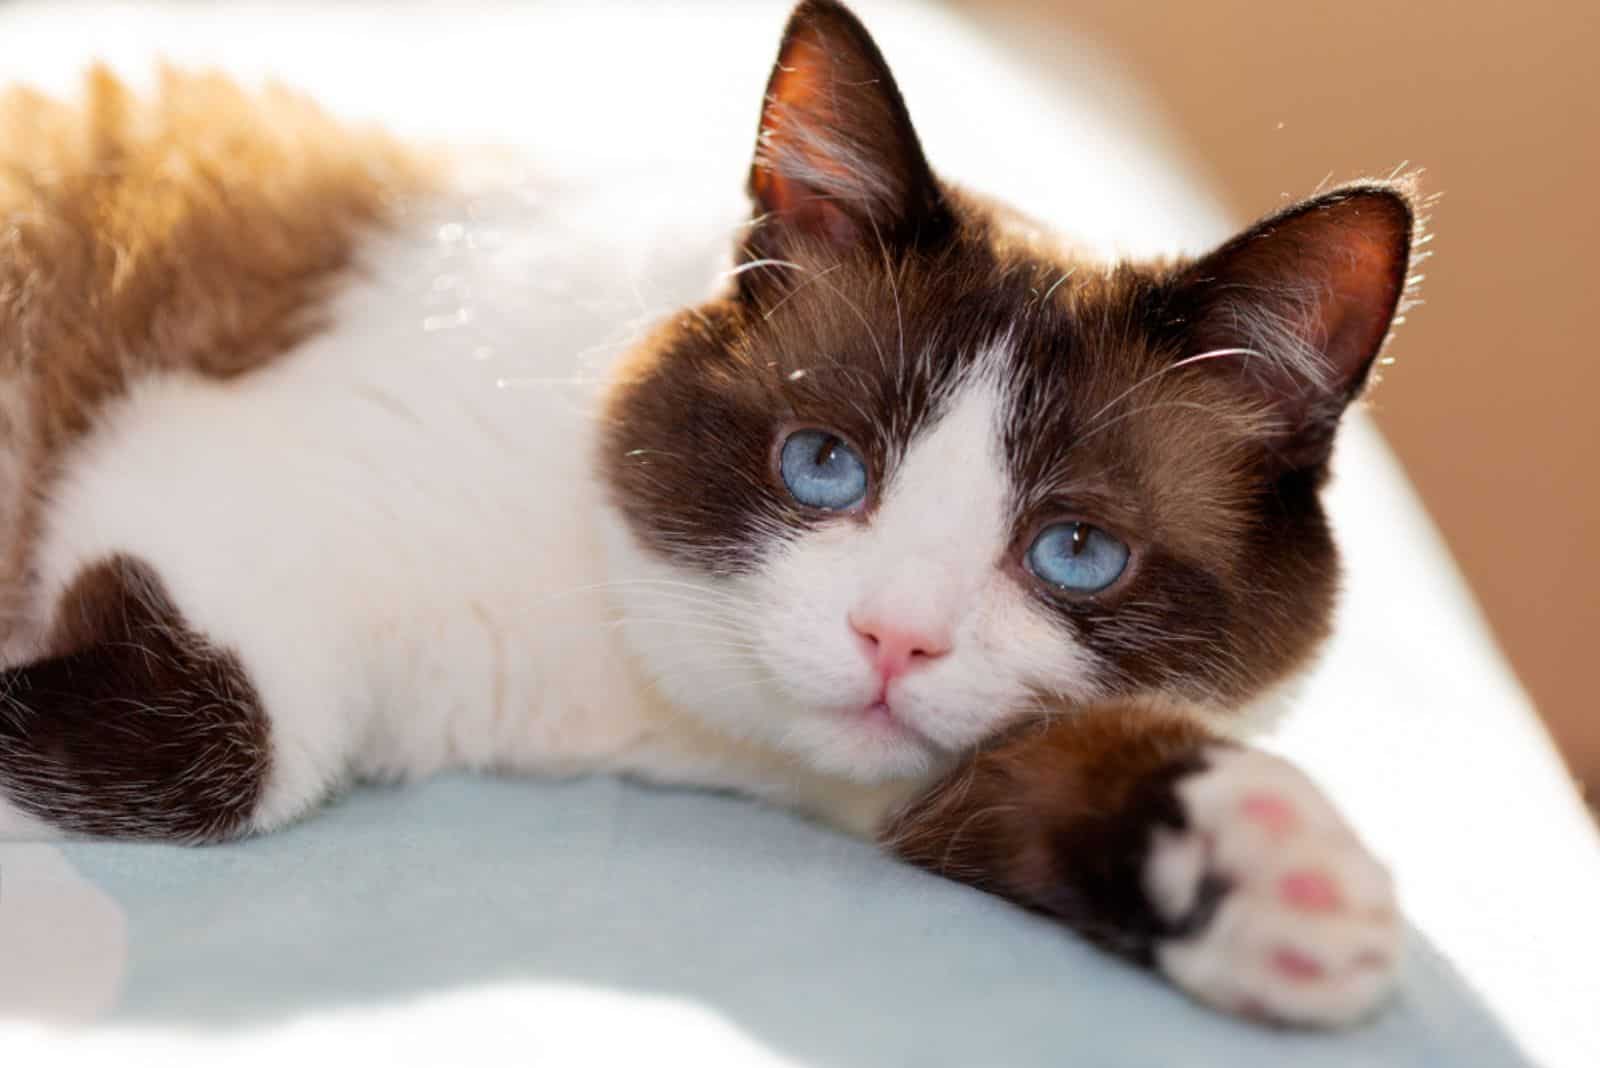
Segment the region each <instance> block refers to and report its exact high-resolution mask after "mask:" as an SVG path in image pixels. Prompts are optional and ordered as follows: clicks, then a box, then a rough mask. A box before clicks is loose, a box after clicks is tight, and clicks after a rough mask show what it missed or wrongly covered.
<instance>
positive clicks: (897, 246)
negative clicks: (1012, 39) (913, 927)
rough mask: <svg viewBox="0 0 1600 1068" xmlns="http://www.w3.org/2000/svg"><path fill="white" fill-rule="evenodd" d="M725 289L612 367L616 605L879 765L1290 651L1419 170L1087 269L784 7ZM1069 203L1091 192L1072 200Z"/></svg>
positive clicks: (736, 713) (735, 712)
mask: <svg viewBox="0 0 1600 1068" xmlns="http://www.w3.org/2000/svg"><path fill="white" fill-rule="evenodd" d="M749 191H750V195H751V198H752V200H753V202H754V210H755V215H754V219H753V221H752V223H751V225H750V226H749V228H748V230H747V231H746V234H745V236H744V238H743V240H742V243H741V246H740V247H739V249H738V250H737V256H738V267H737V270H736V271H735V272H734V275H733V280H732V282H731V290H730V291H729V292H727V293H725V294H723V295H721V296H720V297H718V298H717V299H715V300H712V301H710V302H708V303H706V304H703V305H701V306H699V307H696V308H692V309H688V310H686V311H685V312H684V313H682V314H680V315H678V316H675V317H673V318H672V319H671V320H670V321H669V322H667V323H665V324H664V325H663V326H661V327H660V329H659V330H658V331H657V332H656V333H655V334H654V335H653V337H652V338H651V339H650V340H649V341H648V343H647V344H645V345H644V346H642V347H641V348H640V350H639V351H638V352H637V353H635V354H634V356H633V358H632V359H631V360H630V361H629V362H628V363H627V364H626V365H625V366H624V368H623V370H622V372H621V374H620V376H619V379H618V381H617V383H616V385H615V387H614V388H613V390H612V392H611V394H610V396H609V398H608V404H607V409H606V419H605V429H604V433H603V438H602V463H603V467H604V470H605V473H606V476H607V478H608V480H609V489H610V492H611V497H612V500H613V503H614V505H615V509H616V513H617V515H618V516H620V525H621V528H622V530H623V532H624V533H623V534H622V540H623V541H624V542H625V543H626V544H625V545H624V546H623V550H622V551H623V552H624V553H625V554H626V555H627V557H628V561H629V562H628V564H627V566H625V567H624V568H623V569H622V570H623V571H625V572H626V573H627V574H626V576H625V577H624V578H623V580H622V583H621V585H620V586H619V588H620V589H621V590H622V591H623V610H624V620H625V626H626V632H627V633H628V635H629V638H630V641H631V644H632V646H633V648H634V650H635V652H636V653H637V654H638V655H639V656H640V658H641V659H642V660H643V662H644V664H645V666H646V668H647V669H648V670H649V671H650V672H651V673H652V674H654V675H655V676H656V677H657V678H658V680H659V684H660V685H661V686H662V688H663V689H664V691H665V692H666V693H667V695H668V696H669V697H670V698H671V699H672V700H673V701H674V702H675V703H677V704H678V705H680V706H681V707H682V708H683V709H684V710H685V711H688V712H690V713H692V714H695V715H698V716H701V717H704V718H705V719H707V720H708V721H709V722H711V723H713V724H715V725H716V726H718V727H720V728H721V729H724V730H727V731H731V732H735V733H739V734H744V735H748V736H751V737H753V738H755V739H758V740H760V741H762V742H765V743H767V744H775V745H777V746H780V747H782V748H784V749H787V750H788V751H790V752H792V753H795V754H797V755H799V756H801V757H803V758H804V759H806V760H807V761H808V762H809V763H810V764H811V765H813V766H815V767H817V768H819V769H822V770H826V771H829V772H833V773H840V774H845V775H850V776H854V777H857V778H860V779H862V780H868V781H871V780H879V779H885V778H890V777H895V776H900V775H910V774H915V773H918V772H920V771H923V770H927V769H929V768H931V767H934V766H937V765H938V764H939V763H941V762H942V761H943V759H944V758H946V757H947V756H949V755H950V754H953V753H955V752H958V751H960V750H962V749H964V748H966V747H970V746H971V745H973V744H975V743H977V742H979V741H980V740H982V739H983V738H985V737H986V736H989V735H991V734H993V733H995V732H996V731H998V730H1000V729H1002V728H1005V727H1007V726H1009V725H1011V724H1014V723H1016V722H1018V721H1019V720H1022V719H1025V718H1027V717H1029V716H1033V715H1038V714H1040V713H1041V712H1043V711H1046V710H1059V709H1062V708H1070V707H1071V706H1073V705H1081V704H1084V703H1087V702H1094V701H1100V700H1105V699H1112V698H1119V697H1153V698H1161V699H1167V700H1173V701H1181V702H1184V703H1188V704H1197V705H1201V706H1207V707H1210V708H1213V709H1217V710H1224V709H1227V708H1229V707H1234V706H1237V705H1238V704H1240V703H1242V702H1244V701H1247V700H1248V699H1249V698H1250V697H1251V696H1252V695H1254V694H1256V693H1258V692H1259V691H1261V690H1262V689H1263V688H1265V687H1267V686H1269V685H1270V684H1272V683H1273V682H1275V681H1277V680H1279V679H1281V678H1282V677H1283V676H1285V675H1286V674H1287V673H1289V672H1291V671H1292V670H1293V669H1294V668H1295V667H1297V666H1298V665H1300V664H1301V663H1302V662H1303V661H1304V660H1305V659H1306V658H1307V657H1308V655H1309V654H1310V653H1311V652H1312V650H1313V649H1314V647H1315V646H1316V645H1317V643H1318V642H1319V640H1320V639H1321V638H1322V637H1323V636H1324V634H1325V633H1326V631H1327V628H1328V625H1329V618H1330V614H1331V611H1332V605H1333V598H1334V593H1335V587H1336V583H1337V570H1338V565H1337V558H1336V554H1335V549H1334V545H1333V542H1332V539H1331V537H1330V534H1329V530H1328V525H1327V523H1326V521H1325V517H1324V514H1323V510H1322V506H1321V504H1320V502H1319V497H1318V494H1319V490H1320V488H1321V487H1322V485H1323V483H1324V481H1325V477H1326V473H1327V465H1328V457H1329V452H1330V449H1331V447H1332V444H1333V439H1334V434H1335V430H1336V428H1337V426H1338V423H1339V419H1340V416H1341V414H1342V413H1343V411H1344V410H1345V408H1346V406H1347V405H1348V404H1349V403H1350V402H1351V400H1352V399H1354V398H1355V397H1356V396H1357V394H1358V393H1359V392H1360V391H1361V389H1362V387H1363V385H1364V384H1365V382H1366V380H1367V378H1368V377H1369V374H1370V372H1371V369H1372V367H1373V364H1374V361H1375V359H1376V356H1377V354H1378V352H1379V350H1380V348H1381V347H1382V344H1383V342H1384V340H1385V338H1386V336H1387V334H1388V332H1389V329H1390V325H1391V321H1392V320H1393V318H1394V315H1395V312H1396V309H1397V307H1398V306H1399V304H1400V303H1401V301H1402V299H1403V298H1404V296H1405V292H1406V286H1407V281H1408V262H1409V256H1410V251H1411V246H1412V238H1413V227H1414V223H1415V216H1414V208H1413V198H1412V194H1411V191H1410V189H1409V187H1408V186H1406V185H1405V184H1403V183H1395V182H1376V183H1363V184H1358V185H1352V186H1346V187H1344V188H1340V189H1335V190H1333V191H1331V192H1327V193H1323V194H1321V195H1319V196H1316V197H1314V198H1313V199H1311V200H1308V201H1305V202H1303V203H1300V204H1298V205H1295V206H1294V207H1291V208H1289V209H1287V210H1284V211H1281V212H1279V213H1278V214H1276V215H1274V216H1272V217H1271V218H1268V219H1266V220H1264V221H1262V222H1260V223H1258V224H1257V225H1255V226H1253V227H1251V228H1250V229H1249V230H1247V231H1245V232H1244V233H1242V234H1240V235H1239V236H1238V237H1236V238H1234V239H1233V240H1232V241H1229V242H1228V243H1227V244H1225V245H1223V246H1222V247H1221V248H1219V249H1217V250H1216V251H1214V252H1212V253H1210V254H1209V255H1207V256H1204V257H1201V258H1199V259H1196V260H1189V261H1182V262H1167V263H1152V264H1127V263H1124V264H1117V265H1114V266H1105V265H1099V264H1095V263H1092V262H1088V261H1080V260H1078V259H1076V258H1074V256H1073V254H1072V252H1071V251H1070V247H1069V246H1066V245H1065V244H1063V243H1061V242H1059V241H1058V240H1056V239H1055V238H1053V237H1052V236H1051V235H1049V234H1047V233H1045V232H1043V231H1042V230H1041V229H1039V228H1038V227H1036V226H1034V225H1032V224H1030V223H1028V222H1027V221H1026V220H1025V219H1023V218H1022V217H1021V216H1019V215H1017V214H1016V213H1014V212H1011V211H1009V210H1008V209H1005V208H1002V207H999V206H996V205H993V204H990V203H987V202H985V201H983V200H981V199H979V198H977V197H974V196H971V195H969V194H966V193H964V192H962V191H960V190H958V189H956V188H955V187H953V186H951V185H949V184H947V183H945V182H943V181H941V180H940V179H938V178H937V177H936V176H935V175H934V173H933V172H932V170H931V169H930V168H929V166H928V163H927V162H926V160H925V159H924V158H923V154H922V150H921V148H920V146H919V144H918V141H917V136H916V133H915V131H914V130H913V128H912V125H911V121H910V117H909V115H908V113H907V110H906V106H905V104H904V102H903V101H902V99H901V97H900V94H899V92H898V90H897V89H896V87H895V83H894V80H893V78H892V77H891V76H890V73H889V69H888V67H887V66H886V65H885V63H884V60H883V57H882V56H881V55H880V54H879V52H878V50H877V48H876V46H875V45H874V44H873V42H872V40H871V38H870V37H869V36H868V35H867V33H866V31H865V29H864V28H863V27H862V26H861V24H860V23H859V22H858V21H857V20H856V19H855V18H854V17H853V16H852V15H851V14H850V13H849V12H848V11H846V10H845V9H844V8H843V7H842V6H840V5H839V4H837V3H833V2H823V0H808V2H806V3H803V4H801V5H800V7H799V8H798V10H797V11H796V12H795V14H794V16H793V17H792V19H791V21H790V23H789V26H788V29H787V31H786V33H785V35H784V38H783V43H782V46H781V51H780V55H779V58H778V61H777V65H776V67H775V68H774V71H773V74H772V77H771V81H770V83H769V85H768V90H767V95H766V98H765V102H764V107H763V110H762V114H761V122H760V133H759V140H758V144H757V148H756V156H755V162H754V165H753V168H752V170H751V173H750V180H749ZM1084 210H1085V211H1093V210H1094V209H1093V206H1092V205H1086V206H1085V208H1084Z"/></svg>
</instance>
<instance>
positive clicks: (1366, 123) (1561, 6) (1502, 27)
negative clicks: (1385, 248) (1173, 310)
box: [962, 0, 1600, 797]
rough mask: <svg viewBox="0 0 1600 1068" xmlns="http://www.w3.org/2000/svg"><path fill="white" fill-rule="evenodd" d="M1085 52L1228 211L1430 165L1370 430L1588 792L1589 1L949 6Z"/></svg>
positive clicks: (1029, 0)
mask: <svg viewBox="0 0 1600 1068" xmlns="http://www.w3.org/2000/svg"><path fill="white" fill-rule="evenodd" d="M962 6H964V7H965V8H967V9H968V10H969V11H974V12H981V13H982V14H983V15H984V16H986V17H988V18H991V19H994V20H996V23H997V30H999V32H1002V33H1005V34H1007V35H1008V36H1011V34H1012V31H1014V30H1015V29H1016V28H1017V25H1018V24H1022V25H1023V26H1025V25H1026V24H1027V23H1028V22H1029V21H1030V20H1045V21H1052V22H1061V23H1064V24H1066V25H1068V26H1069V27H1071V28H1072V29H1073V30H1074V31H1075V32H1078V33H1081V34H1084V35H1087V36H1088V37H1090V38H1091V39H1094V40H1096V41H1098V42H1099V43H1100V44H1102V45H1103V46H1105V47H1107V48H1108V49H1109V50H1111V51H1112V52H1114V53H1116V54H1119V55H1120V57H1121V58H1122V59H1123V60H1124V61H1125V62H1126V63H1127V64H1128V65H1129V66H1130V67H1131V68H1132V69H1133V71H1134V72H1135V73H1136V74H1138V75H1139V76H1140V77H1141V78H1142V79H1143V80H1144V82H1145V83H1146V85H1147V87H1148V89H1149V91H1150V93H1151V94H1152V96H1154V97H1155V98H1156V102H1157V103H1158V104H1160V105H1161V106H1163V107H1164V108H1165V109H1166V110H1167V112H1168V115H1169V117H1170V118H1171V120H1172V121H1173V124H1174V125H1175V126H1176V127H1177V128H1178V130H1179V131H1180V133H1181V134H1182V137H1183V140H1184V142H1185V145H1184V147H1185V148H1186V149H1187V150H1188V152H1189V154H1190V155H1191V156H1192V157H1193V158H1194V159H1196V160H1197V161H1199V162H1200V164H1201V166H1202V167H1204V168H1208V169H1209V171H1210V174H1211V177H1212V178H1213V179H1214V180H1215V182H1216V184H1217V186H1218V188H1220V189H1221V190H1223V191H1224V193H1225V194H1226V196H1227V199H1228V202H1229V204H1230V205H1231V207H1232V208H1233V209H1234V210H1235V211H1236V212H1237V213H1238V214H1239V215H1240V216H1241V217H1244V216H1250V215H1254V214H1259V213H1261V212H1263V211H1266V210H1269V209H1271V208H1273V207H1274V206H1275V205H1277V204H1278V203H1279V202H1280V197H1281V195H1282V194H1293V195H1296V196H1298V195H1302V194H1305V193H1308V192H1310V191H1311V190H1312V189H1313V188H1314V187H1315V186H1316V185H1317V184H1318V183H1319V182H1321V181H1322V180H1323V179H1324V178H1325V177H1330V176H1331V177H1332V178H1333V179H1335V180H1338V179H1344V178H1351V177H1358V176H1361V175H1370V174H1382V173H1386V172H1388V171H1389V170H1391V169H1392V168H1393V167H1394V166H1396V165H1397V164H1399V163H1401V162H1402V161H1406V160H1409V161H1411V163H1412V164H1413V165H1420V166H1423V167H1425V168H1426V173H1425V176H1424V180H1425V188H1426V189H1427V190H1429V191H1437V192H1441V193H1443V194H1444V196H1443V199H1442V200H1441V201H1440V202H1439V204H1438V206H1437V208H1436V210H1435V212H1434V226H1433V229H1434V232H1435V234H1436V237H1435V240H1434V244H1433V246H1432V247H1433V248H1434V249H1435V250H1436V252H1437V255H1436V256H1435V257H1434V258H1433V259H1432V260H1431V261H1430V262H1429V263H1428V264H1427V265H1426V267H1425V270H1426V273H1427V280H1426V282H1425V283H1424V285H1423V289H1422V295H1423V297H1424V299H1425V300H1426V302H1427V303H1426V305H1425V306H1424V307H1422V308H1419V309H1418V310H1417V311H1416V312H1415V313H1414V314H1413V315H1412V316H1411V321H1410V322H1408V323H1407V325H1406V326H1405V328H1404V329H1403V330H1402V331H1401V332H1400V333H1399V335H1398V336H1397V337H1396V339H1395V343H1394V346H1393V347H1392V348H1391V350H1390V352H1391V354H1392V355H1394V356H1396V357H1397V358H1398V363H1397V365H1396V366H1395V367H1393V368H1391V369H1390V370H1389V373H1388V374H1387V376H1386V378H1385V381H1384V383H1383V385H1382V387H1381V388H1380V389H1379V390H1378V391H1377V393H1376V395H1375V396H1374V398H1373V400H1374V408H1375V411H1376V413H1377V416H1378V420H1379V422H1380V423H1381V425H1382V426H1383V428H1384V430H1385V432H1386V433H1387V434H1388V437H1389V440H1390V441H1391V442H1392V443H1393V445H1394V447H1395V449H1396V450H1397V451H1398V452H1399V454H1400V456H1401V459H1402V460H1403V461H1404V462H1405V465H1406V467H1407V469H1408V470H1409V471H1410V473H1411V477H1412V478H1413V479H1414V480H1415V481H1416V483H1417V486H1418V488H1419V489H1420V490H1421V493H1422V496H1423V498H1424V500H1425V501H1426V503H1427V505H1428V507H1429V509H1430V510H1431V511H1432V513H1433V515H1434V518H1435V519H1436V521H1437V522H1438V524H1439V525H1440V527H1441V528H1443V530H1444V533H1445V536H1446V537H1447V538H1448V539H1449V542H1450V545H1451V547H1452V548H1453V549H1454V551H1455V553H1456V556H1457V559H1458V560H1459V561H1460V564H1461V566H1462V568H1463V570H1464V571H1465V572H1466V574H1467V577H1468V579H1469V581H1470V582H1471V584H1472V587H1473V589H1474V590H1475V591H1476V592H1477V595H1478V597H1479V598H1480V600H1481V601H1482V603H1483V605H1484V608H1485V609H1486V611H1487V612H1488V615H1489V618H1490V620H1491V622H1492V623H1493V625H1494V628H1495V630H1496V632H1497V634H1498V635H1499V638H1500V641H1501V643H1502V644H1503V646H1504V647H1505V649H1506V650H1507V652H1508V653H1509V654H1510V656H1511V659H1512V661H1513V662H1514V663H1515V665H1516V667H1517V669H1518V671H1519V672H1520V674H1521V676H1522V679H1523V681H1524V683H1525V684H1526V685H1527V687H1528V689H1529V690H1530V691H1531V692H1532V694H1533V697H1534V699H1535V700H1536V701H1537V703H1538V704H1539V707H1540V709H1541V710H1542V712H1543V713H1544V715H1545V717H1546V720H1547V722H1548V723H1549V725H1550V727H1551V728H1552V730H1553V731H1554V732H1555V734H1556V735H1557V737H1558V738H1559V740H1560V741H1561V743H1562V746H1563V748H1564V750H1565V751H1566V753H1567V756H1568V759H1569V760H1570V761H1571V763H1572V765H1573V767H1574V769H1575V770H1576V771H1577V772H1578V773H1579V774H1580V775H1581V776H1582V777H1584V778H1585V779H1587V781H1588V782H1589V784H1590V786H1591V797H1593V796H1594V794H1593V791H1595V790H1600V708H1597V704H1600V703H1597V701H1596V700H1595V697H1594V693H1593V690H1592V687H1593V686H1595V685H1596V684H1595V683H1594V682H1592V681H1591V679H1592V678H1593V676H1594V675H1596V674H1597V671H1600V649H1596V648H1595V645H1596V642H1597V641H1600V471H1597V467H1600V419H1597V415H1596V405H1597V404H1600V341H1597V340H1596V339H1597V337H1600V73H1597V72H1600V8H1597V7H1596V6H1595V4H1594V3H1592V2H1583V0H1524V2H1519V3H1514V4H1508V3H1501V2H1487V0H1468V2H1461V3H1447V2H1442V0H1435V2H1430V3H1412V4H1407V3H1395V2H1375V0H1345V2H1342V3H1338V4H1321V3H1305V2H1295V0H1289V2H1287V3H1278V4H1265V3H1259V2H1256V3H1252V2H1249V0H1206V2H1204V3H1189V2H1157V0H1143V2H1140V0H1132V2H1117V0H988V2H984V0H966V2H965V3H963V4H962Z"/></svg>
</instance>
